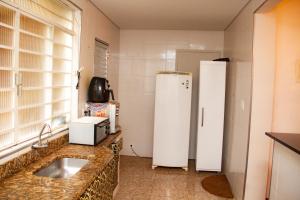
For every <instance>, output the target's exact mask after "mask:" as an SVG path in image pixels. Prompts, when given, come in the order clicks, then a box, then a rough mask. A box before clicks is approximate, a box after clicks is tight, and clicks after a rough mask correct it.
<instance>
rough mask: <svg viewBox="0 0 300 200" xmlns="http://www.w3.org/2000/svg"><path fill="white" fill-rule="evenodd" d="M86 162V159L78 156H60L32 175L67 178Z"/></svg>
mask: <svg viewBox="0 0 300 200" xmlns="http://www.w3.org/2000/svg"><path fill="white" fill-rule="evenodd" d="M88 162H89V161H88V160H85V159H79V158H61V159H58V160H55V161H54V162H52V163H51V164H50V165H48V166H47V167H44V168H42V169H40V170H38V171H37V172H35V173H34V175H36V176H46V177H51V178H68V177H71V176H73V175H74V174H76V173H77V172H78V171H79V170H80V169H81V168H82V167H83V166H84V165H86V164H87V163H88Z"/></svg>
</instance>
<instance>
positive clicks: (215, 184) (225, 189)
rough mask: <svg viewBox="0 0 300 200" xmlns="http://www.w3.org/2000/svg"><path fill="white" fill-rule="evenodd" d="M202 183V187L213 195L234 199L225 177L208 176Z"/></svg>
mask: <svg viewBox="0 0 300 200" xmlns="http://www.w3.org/2000/svg"><path fill="white" fill-rule="evenodd" d="M201 183H202V187H203V188H204V189H205V190H206V191H207V192H209V193H211V194H214V195H217V196H219V197H224V198H233V194H232V192H231V188H230V185H229V182H228V180H227V178H226V176H225V175H214V176H208V177H206V178H204V179H203V180H202V182H201Z"/></svg>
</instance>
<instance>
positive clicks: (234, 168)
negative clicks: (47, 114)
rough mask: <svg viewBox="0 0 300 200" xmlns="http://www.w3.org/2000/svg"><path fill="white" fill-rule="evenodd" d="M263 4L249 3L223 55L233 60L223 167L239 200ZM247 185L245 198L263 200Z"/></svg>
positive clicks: (232, 27) (256, 0)
mask: <svg viewBox="0 0 300 200" xmlns="http://www.w3.org/2000/svg"><path fill="white" fill-rule="evenodd" d="M263 2H264V0H252V1H250V2H249V3H248V4H247V6H246V7H244V9H243V10H242V11H241V12H240V14H239V15H238V16H237V17H236V18H235V19H234V21H233V22H232V23H231V24H230V26H229V27H228V28H227V29H226V30H225V40H224V43H225V46H224V56H226V57H230V59H231V62H230V65H229V67H228V74H227V90H226V108H225V133H224V156H223V164H224V165H223V167H224V172H225V174H226V176H227V178H228V180H229V182H230V184H231V187H232V190H233V193H234V196H235V198H236V199H237V200H239V199H242V198H243V193H244V181H245V179H246V165H247V152H248V139H249V137H248V135H249V126H250V110H251V88H252V62H253V59H252V56H253V55H252V50H253V48H252V47H253V46H252V45H253V27H254V11H255V10H256V9H257V8H258V7H259V6H260V5H261V4H262V3H263ZM262 134H263V133H262ZM250 142H251V141H250ZM248 171H249V169H248ZM250 171H251V169H250ZM247 178H248V176H247ZM259 182H260V180H259V179H258V180H256V181H254V182H253V184H254V185H255V184H257V186H258V187H259V186H260V185H261V184H260V183H259ZM251 184H252V183H251ZM248 186H249V183H248ZM248 186H247V188H246V198H245V199H263V198H251V197H250V196H247V195H248V194H253V195H254V194H257V195H260V193H259V192H258V191H256V188H252V187H251V186H249V187H248ZM252 189H254V190H252ZM263 195H264V193H263Z"/></svg>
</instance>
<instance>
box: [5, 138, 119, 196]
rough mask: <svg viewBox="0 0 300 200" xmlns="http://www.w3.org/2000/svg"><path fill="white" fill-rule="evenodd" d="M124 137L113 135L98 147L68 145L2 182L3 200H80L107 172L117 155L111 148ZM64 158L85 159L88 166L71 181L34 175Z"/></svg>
mask: <svg viewBox="0 0 300 200" xmlns="http://www.w3.org/2000/svg"><path fill="white" fill-rule="evenodd" d="M120 137H121V135H120V133H118V134H116V135H112V136H110V137H109V138H107V139H106V140H105V141H104V142H102V143H100V144H99V145H97V146H95V147H93V146H83V145H71V144H69V145H65V146H63V147H62V148H61V149H59V150H58V151H56V152H54V153H52V154H50V155H48V156H46V157H44V158H42V159H40V160H38V161H36V162H34V163H32V164H31V165H29V166H28V167H26V168H25V169H24V170H22V171H20V172H18V173H16V174H14V175H12V176H10V177H8V178H6V179H4V180H2V181H1V182H0V199H44V200H46V199H49V200H50V199H51V200H54V199H79V198H80V196H81V195H82V194H83V193H84V192H85V191H86V190H87V188H88V187H89V186H90V185H91V183H93V182H94V181H95V179H96V178H97V176H99V174H100V173H101V172H102V171H103V170H104V168H105V167H106V166H107V165H108V163H109V162H110V161H112V160H113V158H114V154H113V152H112V150H111V149H110V148H108V146H110V144H111V143H112V142H114V141H115V140H117V139H119V138H120ZM62 157H72V158H83V159H88V160H89V162H88V163H87V164H86V165H85V166H84V167H83V168H82V169H81V170H80V171H79V172H77V173H76V174H75V175H73V176H72V177H70V178H65V179H57V178H49V177H39V176H35V175H33V173H34V172H36V171H37V170H39V169H40V168H42V167H45V166H48V165H49V164H50V163H51V162H53V161H54V160H56V159H59V158H62Z"/></svg>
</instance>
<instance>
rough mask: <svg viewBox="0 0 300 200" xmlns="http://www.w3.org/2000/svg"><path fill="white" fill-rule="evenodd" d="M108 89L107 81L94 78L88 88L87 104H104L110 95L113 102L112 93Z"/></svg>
mask: <svg viewBox="0 0 300 200" xmlns="http://www.w3.org/2000/svg"><path fill="white" fill-rule="evenodd" d="M109 87H110V85H109V82H108V80H107V79H105V78H100V77H96V76H94V77H93V78H92V80H91V82H90V86H89V91H88V102H92V103H106V102H108V101H109V96H110V94H111V98H112V100H115V98H114V93H113V91H112V90H111V89H109Z"/></svg>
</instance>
